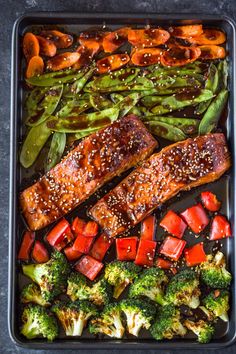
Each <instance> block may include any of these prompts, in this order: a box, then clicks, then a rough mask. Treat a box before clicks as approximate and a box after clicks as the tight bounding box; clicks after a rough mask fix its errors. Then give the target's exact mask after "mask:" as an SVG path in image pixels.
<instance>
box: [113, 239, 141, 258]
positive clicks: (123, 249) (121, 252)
mask: <svg viewBox="0 0 236 354" xmlns="http://www.w3.org/2000/svg"><path fill="white" fill-rule="evenodd" d="M137 245H138V237H136V236H133V237H124V238H117V239H116V255H117V259H118V260H119V261H133V260H134V259H135V257H136V253H137Z"/></svg>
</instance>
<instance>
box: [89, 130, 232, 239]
mask: <svg viewBox="0 0 236 354" xmlns="http://www.w3.org/2000/svg"><path fill="white" fill-rule="evenodd" d="M229 167H230V154H229V150H228V148H227V145H226V141H225V137H224V135H223V134H220V133H217V134H208V135H204V136H199V137H196V138H193V139H187V140H184V141H181V142H178V143H175V144H173V145H169V146H167V147H165V148H164V149H162V150H161V151H160V152H159V153H156V154H153V155H152V156H151V157H150V158H149V159H148V160H146V161H144V163H143V164H142V165H141V166H140V167H138V168H136V169H135V170H134V171H133V172H132V173H131V174H129V175H128V176H127V177H126V178H125V179H124V180H123V181H122V182H120V184H119V185H117V186H116V187H115V188H114V189H113V190H111V191H110V192H109V193H108V194H106V195H105V196H104V197H103V198H102V199H100V200H99V201H98V202H97V203H96V204H95V205H94V206H93V207H92V208H91V209H90V212H89V214H90V216H91V217H92V218H93V219H94V220H95V221H97V222H98V223H99V225H100V226H101V227H102V229H103V230H104V231H105V233H106V234H107V235H108V236H110V237H114V236H116V235H118V234H120V233H123V232H125V231H126V230H128V229H129V228H131V227H133V226H134V225H136V224H137V223H139V222H140V221H141V220H143V219H144V218H145V217H146V216H147V215H148V214H150V213H151V212H152V211H153V210H154V209H155V208H157V207H158V206H160V205H161V204H163V203H164V202H166V201H167V200H168V199H170V198H172V197H174V196H175V195H176V194H178V193H179V192H180V191H184V190H189V189H191V188H192V187H197V186H200V185H202V184H205V183H208V182H213V181H215V180H217V179H218V178H220V176H221V175H222V174H223V173H224V172H225V171H227V170H228V169H229Z"/></svg>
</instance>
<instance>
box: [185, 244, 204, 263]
mask: <svg viewBox="0 0 236 354" xmlns="http://www.w3.org/2000/svg"><path fill="white" fill-rule="evenodd" d="M184 256H185V260H186V264H187V266H188V267H192V266H195V265H197V264H200V263H202V262H205V261H206V259H207V258H206V253H205V251H204V248H203V242H200V243H197V244H196V245H194V246H192V247H190V248H186V249H185V250H184Z"/></svg>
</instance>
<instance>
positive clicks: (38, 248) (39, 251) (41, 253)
mask: <svg viewBox="0 0 236 354" xmlns="http://www.w3.org/2000/svg"><path fill="white" fill-rule="evenodd" d="M31 256H32V258H33V259H34V260H35V262H37V263H45V262H47V261H49V254H48V250H47V249H46V247H45V246H44V244H43V243H42V242H40V241H35V243H34V248H33V251H32V254H31Z"/></svg>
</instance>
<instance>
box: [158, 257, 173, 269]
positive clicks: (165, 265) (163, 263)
mask: <svg viewBox="0 0 236 354" xmlns="http://www.w3.org/2000/svg"><path fill="white" fill-rule="evenodd" d="M155 265H156V267H158V268H161V269H170V268H172V267H173V263H172V262H171V261H168V260H167V259H163V258H161V257H158V258H157V259H156V262H155Z"/></svg>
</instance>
